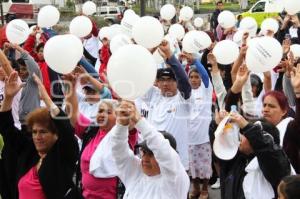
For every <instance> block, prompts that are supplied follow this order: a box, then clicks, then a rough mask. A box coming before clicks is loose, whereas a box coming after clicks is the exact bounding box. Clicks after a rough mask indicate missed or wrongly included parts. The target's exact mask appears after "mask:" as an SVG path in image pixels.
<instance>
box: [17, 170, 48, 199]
mask: <svg viewBox="0 0 300 199" xmlns="http://www.w3.org/2000/svg"><path fill="white" fill-rule="evenodd" d="M18 189H19V199H28V198H30V199H46V196H45V194H44V191H43V189H42V186H41V183H40V179H39V176H38V173H37V168H36V166H34V167H32V168H31V169H30V170H29V171H28V172H27V173H26V174H25V175H24V176H23V177H22V178H21V179H20V180H19V183H18Z"/></svg>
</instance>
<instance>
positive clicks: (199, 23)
mask: <svg viewBox="0 0 300 199" xmlns="http://www.w3.org/2000/svg"><path fill="white" fill-rule="evenodd" d="M203 24H204V21H203V19H202V18H201V17H197V18H195V19H194V26H195V27H197V28H201V27H202V26H203Z"/></svg>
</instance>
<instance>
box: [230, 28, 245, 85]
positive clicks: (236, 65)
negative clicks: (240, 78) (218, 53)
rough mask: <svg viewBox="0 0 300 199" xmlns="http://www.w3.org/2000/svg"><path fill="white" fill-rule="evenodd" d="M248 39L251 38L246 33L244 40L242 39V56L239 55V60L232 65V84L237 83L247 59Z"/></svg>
mask: <svg viewBox="0 0 300 199" xmlns="http://www.w3.org/2000/svg"><path fill="white" fill-rule="evenodd" d="M248 37H249V33H248V32H246V33H244V35H243V38H242V47H241V49H240V54H239V56H238V58H237V60H235V62H234V63H233V65H232V68H231V72H230V73H231V79H232V82H234V81H235V78H236V75H237V73H238V70H239V67H240V66H241V65H242V64H243V62H244V59H245V56H246V52H247V49H248V47H247V46H246V45H247V38H248Z"/></svg>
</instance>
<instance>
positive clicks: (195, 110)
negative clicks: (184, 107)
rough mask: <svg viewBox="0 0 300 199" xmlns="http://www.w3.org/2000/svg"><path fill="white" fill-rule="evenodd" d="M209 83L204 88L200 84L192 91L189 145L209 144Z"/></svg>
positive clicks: (210, 98) (210, 93)
mask: <svg viewBox="0 0 300 199" xmlns="http://www.w3.org/2000/svg"><path fill="white" fill-rule="evenodd" d="M212 92H213V88H212V85H211V83H209V87H208V88H205V86H204V84H203V83H202V84H201V86H200V87H199V88H197V89H192V98H193V104H192V108H191V118H190V123H189V130H190V132H189V144H190V145H197V144H203V143H207V142H209V125H210V122H211V120H212V116H211V106H212Z"/></svg>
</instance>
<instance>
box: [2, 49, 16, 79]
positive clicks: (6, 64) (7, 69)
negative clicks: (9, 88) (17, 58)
mask: <svg viewBox="0 0 300 199" xmlns="http://www.w3.org/2000/svg"><path fill="white" fill-rule="evenodd" d="M0 65H1V66H2V68H3V70H4V71H5V73H6V75H7V76H10V74H11V73H12V72H13V71H14V69H13V68H12V67H11V65H10V62H9V60H8V59H7V57H6V55H5V54H4V52H3V51H2V50H1V49H0Z"/></svg>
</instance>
